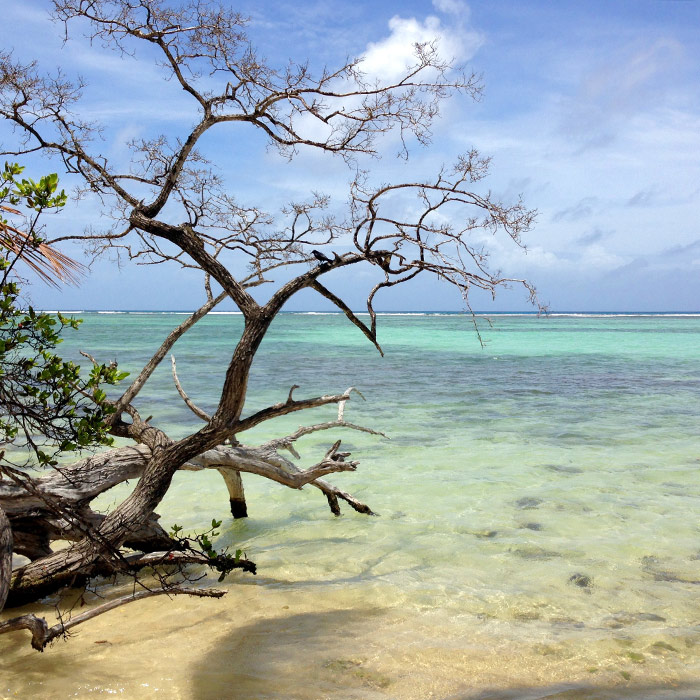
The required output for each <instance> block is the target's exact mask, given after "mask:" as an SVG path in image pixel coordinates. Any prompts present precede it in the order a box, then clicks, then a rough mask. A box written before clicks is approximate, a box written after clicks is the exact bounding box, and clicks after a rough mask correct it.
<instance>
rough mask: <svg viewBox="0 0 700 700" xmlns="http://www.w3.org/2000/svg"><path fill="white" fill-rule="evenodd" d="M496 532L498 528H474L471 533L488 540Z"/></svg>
mask: <svg viewBox="0 0 700 700" xmlns="http://www.w3.org/2000/svg"><path fill="white" fill-rule="evenodd" d="M497 534H498V530H474V531H473V532H472V535H474V537H478V538H479V539H480V540H490V539H491V538H492V537H495V536H496V535H497Z"/></svg>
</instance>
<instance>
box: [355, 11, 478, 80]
mask: <svg viewBox="0 0 700 700" xmlns="http://www.w3.org/2000/svg"><path fill="white" fill-rule="evenodd" d="M441 1H442V2H447V3H451V4H455V3H454V2H453V0H441ZM389 30H390V34H389V36H388V37H386V38H385V39H382V40H381V41H377V42H372V43H370V44H368V45H367V50H366V51H365V54H364V56H363V61H362V69H363V70H364V71H365V72H366V73H367V74H368V75H370V76H372V77H377V78H379V79H381V80H391V79H395V78H398V77H399V76H400V75H401V74H402V73H403V72H404V71H405V70H406V68H407V67H408V66H411V65H413V64H415V62H416V55H415V46H416V44H423V43H430V42H436V43H437V45H438V47H439V51H440V54H441V57H442V58H443V59H446V60H452V59H454V60H456V61H467V60H469V59H470V58H472V56H474V54H475V53H476V52H477V51H478V49H479V47H480V46H481V45H482V44H483V42H484V39H483V37H482V36H481V34H479V33H478V32H476V31H473V30H469V29H466V28H464V27H462V26H459V27H457V28H448V27H445V26H443V25H442V23H441V21H440V19H439V18H438V17H435V16H434V15H430V16H428V17H426V18H425V20H423V21H420V20H418V19H416V18H415V17H411V18H408V19H404V18H402V17H399V16H398V15H395V16H394V17H392V18H391V19H390V20H389Z"/></svg>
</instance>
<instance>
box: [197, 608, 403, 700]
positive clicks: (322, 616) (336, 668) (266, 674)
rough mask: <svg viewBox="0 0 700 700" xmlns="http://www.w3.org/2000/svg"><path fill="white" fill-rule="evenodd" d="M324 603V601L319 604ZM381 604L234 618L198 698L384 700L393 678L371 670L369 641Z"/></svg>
mask: <svg viewBox="0 0 700 700" xmlns="http://www.w3.org/2000/svg"><path fill="white" fill-rule="evenodd" d="M319 607H321V606H319ZM382 614H383V611H382V610H381V609H379V608H377V609H364V610H363V609H357V608H354V609H352V610H343V609H341V610H329V611H323V612H311V613H301V614H291V615H288V614H283V615H281V616H280V617H266V618H264V619H260V620H258V621H257V622H252V623H250V624H247V625H240V626H238V625H236V624H235V621H232V624H231V629H230V631H229V632H228V634H225V635H223V636H222V637H220V638H219V639H218V640H217V643H216V651H215V652H210V654H208V655H207V656H206V657H204V658H203V659H202V661H201V663H200V664H199V665H198V666H197V667H196V669H195V671H194V673H193V675H192V684H191V686H190V694H189V696H188V697H190V698H192V700H214V699H216V700H220V699H221V698H236V699H241V700H243V699H248V698H250V699H252V698H255V699H256V700H257V699H262V698H265V699H270V700H271V699H273V698H274V699H276V700H292V699H293V700H321V699H323V698H342V699H343V700H345V699H346V698H347V699H349V700H350V699H352V700H375V698H376V699H377V700H379V699H380V698H381V699H382V700H386V698H391V697H392V695H391V692H390V690H389V691H388V693H387V692H383V690H384V688H386V687H387V686H389V685H390V683H391V679H389V678H386V677H385V676H383V675H382V674H381V673H378V672H376V671H374V670H373V669H372V668H371V662H369V659H368V657H369V656H370V655H371V652H370V651H369V649H368V642H369V641H370V640H371V639H372V637H373V631H374V630H376V629H377V628H378V626H379V625H381V622H382V620H381V618H382Z"/></svg>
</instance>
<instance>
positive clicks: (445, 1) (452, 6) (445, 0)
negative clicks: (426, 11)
mask: <svg viewBox="0 0 700 700" xmlns="http://www.w3.org/2000/svg"><path fill="white" fill-rule="evenodd" d="M433 7H434V8H435V9H436V10H437V11H438V12H443V13H444V14H446V15H454V16H455V17H459V18H460V19H461V20H462V21H463V22H466V21H467V20H468V19H469V14H470V10H469V6H468V5H467V3H465V2H461V0H433Z"/></svg>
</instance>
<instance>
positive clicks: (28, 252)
mask: <svg viewBox="0 0 700 700" xmlns="http://www.w3.org/2000/svg"><path fill="white" fill-rule="evenodd" d="M0 209H2V210H4V211H6V212H8V213H9V214H20V213H21V212H19V211H18V210H17V209H13V208H12V207H8V206H6V205H4V204H0ZM0 247H2V248H5V249H7V250H9V251H10V252H11V253H13V254H14V255H16V256H18V257H19V258H20V260H22V262H24V263H25V264H26V265H28V266H29V267H30V268H31V269H32V270H34V272H36V273H37V275H39V277H40V278H41V279H42V280H43V281H44V282H46V283H47V284H50V285H52V286H54V287H58V286H59V283H60V282H63V283H66V284H77V283H78V280H79V279H80V276H81V275H82V274H84V273H85V265H83V264H82V263H79V262H78V261H77V260H73V258H71V257H69V256H67V255H65V254H64V253H62V252H61V251H60V250H57V249H56V248H53V247H52V246H50V245H48V244H47V243H39V244H35V243H34V242H33V241H32V237H31V236H30V235H29V234H28V233H25V232H24V231H20V230H19V229H18V228H15V227H14V226H11V225H10V224H8V223H4V222H2V221H0Z"/></svg>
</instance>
